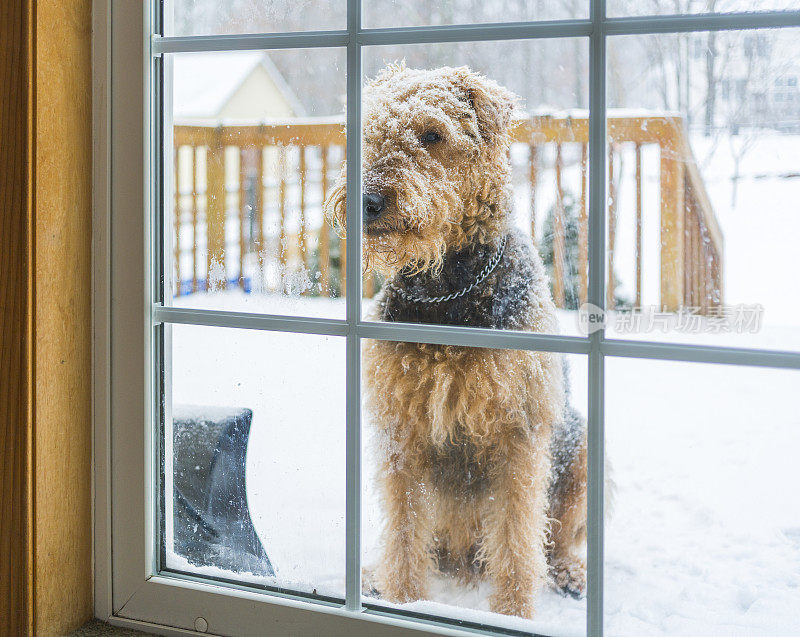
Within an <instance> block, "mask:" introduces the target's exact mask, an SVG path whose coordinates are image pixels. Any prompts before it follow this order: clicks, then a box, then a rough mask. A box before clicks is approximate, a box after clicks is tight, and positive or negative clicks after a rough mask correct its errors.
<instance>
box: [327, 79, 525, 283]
mask: <svg viewBox="0 0 800 637" xmlns="http://www.w3.org/2000/svg"><path fill="white" fill-rule="evenodd" d="M514 103H515V98H514V96H513V95H512V94H511V93H509V92H508V91H507V90H506V89H504V88H502V87H500V86H498V85H497V84H495V83H494V82H492V81H491V80H488V79H486V78H485V77H483V76H481V75H479V74H477V73H474V72H472V71H470V70H469V69H468V68H466V67H461V68H449V67H444V68H440V69H435V70H431V71H427V70H416V69H408V68H405V66H403V65H390V66H389V67H387V68H386V69H384V70H383V71H382V72H381V73H380V74H379V75H378V77H377V78H376V79H375V80H374V81H372V82H371V83H370V84H369V85H368V86H366V87H365V90H364V115H363V122H364V136H363V193H362V210H361V211H360V212H361V214H362V215H363V219H364V221H363V227H364V238H365V241H364V244H365V245H364V248H365V250H364V255H365V262H366V263H367V265H368V267H369V266H377V267H378V268H379V269H381V270H383V271H384V272H387V273H391V272H394V271H397V270H399V269H401V268H407V269H409V270H412V271H422V270H425V269H429V268H436V267H437V266H438V265H439V264H440V263H441V259H442V256H443V255H444V253H445V252H446V251H447V250H448V249H452V248H455V249H459V248H462V247H464V246H466V245H468V244H469V243H471V242H488V241H490V240H491V239H492V238H493V237H494V236H496V235H497V234H498V233H499V232H500V231H501V230H502V228H503V227H504V223H505V221H504V216H505V215H506V214H507V209H508V206H507V205H506V204H507V201H506V196H507V194H506V190H507V186H508V180H509V174H510V167H509V163H508V146H509V143H510V124H511V115H512V111H513V108H514ZM344 179H345V175H344V170H343V171H342V175H340V178H339V181H338V182H337V185H336V187H335V188H334V190H333V192H332V193H331V196H330V198H329V199H328V201H327V202H326V212H327V213H328V215H329V216H330V217H332V218H333V220H334V221H335V222H336V223H337V225H339V226H340V227H341V228H343V227H344V223H345V217H346V209H345V198H346V187H345V182H344Z"/></svg>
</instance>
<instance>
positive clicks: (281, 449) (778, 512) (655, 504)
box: [172, 293, 800, 635]
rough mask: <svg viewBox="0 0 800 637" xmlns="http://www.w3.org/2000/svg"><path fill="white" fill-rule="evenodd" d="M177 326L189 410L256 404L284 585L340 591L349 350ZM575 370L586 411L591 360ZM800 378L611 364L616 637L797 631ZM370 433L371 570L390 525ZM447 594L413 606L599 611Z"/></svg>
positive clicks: (256, 506)
mask: <svg viewBox="0 0 800 637" xmlns="http://www.w3.org/2000/svg"><path fill="white" fill-rule="evenodd" d="M228 296H229V298H228V303H229V306H230V307H231V309H234V308H235V307H236V306H237V305H238V306H245V307H246V308H247V309H249V310H253V309H255V308H254V307H253V305H252V304H253V302H254V300H253V299H252V298H250V299H248V300H247V302H246V303H245V299H244V297H243V296H240V295H239V294H238V293H231V294H229V295H228ZM262 302H266V300H262ZM275 302H279V301H278V300H277V299H275V300H273V301H272V303H273V308H274V303H275ZM284 302H285V301H284ZM321 303H325V304H330V303H331V302H329V301H328V302H326V301H323V302H321ZM327 309H328V308H326V311H327ZM569 321H574V317H573V316H572V315H570V314H569V313H562V322H564V323H568V322H569ZM172 333H173V334H172V338H173V369H174V372H173V400H174V402H175V403H176V404H187V403H188V404H200V405H214V406H236V407H241V406H244V407H249V408H251V409H252V410H253V413H254V419H253V428H252V435H251V441H250V448H249V455H248V473H247V480H248V497H249V501H250V506H251V510H252V515H253V518H254V523H255V525H256V529H257V530H258V532H259V535H260V537H261V538H262V540H263V542H264V544H265V546H266V548H267V551H268V553H269V555H270V558H271V560H272V562H273V564H274V565H275V567H276V570H277V573H278V578H277V582H278V583H279V584H280V585H282V586H288V587H296V588H298V589H301V590H306V591H312V590H316V591H317V592H318V593H320V594H329V595H337V596H341V595H343V591H344V455H345V454H344V380H343V377H344V375H343V373H342V371H341V370H343V369H344V341H343V339H341V338H335V337H319V336H307V335H289V334H275V333H267V332H258V331H246V330H230V329H221V328H209V327H198V326H181V325H177V326H173V328H172ZM795 339H796V340H795V342H794V346H796V347H800V335H797V334H795ZM570 363H571V372H572V389H573V395H574V397H575V398H574V400H575V404H576V406H577V407H578V409H580V410H582V411H584V412H585V408H586V401H585V396H586V365H585V361H583V360H582V357H579V356H573V357H571V361H570ZM208 370H213V373H209V371H208ZM799 381H800V372H796V371H778V370H762V369H757V368H750V369H746V368H735V367H712V366H708V365H697V364H683V363H661V362H645V361H629V360H620V359H612V360H611V361H609V363H608V376H607V388H608V399H607V414H606V426H607V446H608V454H609V457H610V458H611V461H612V463H613V466H614V479H615V482H616V485H617V491H616V498H615V506H614V512H613V515H612V516H611V517H610V519H609V520H608V522H607V527H606V594H605V599H606V617H607V622H608V623H607V627H608V632H609V634H613V635H645V634H670V635H674V634H685V635H690V634H692V635H712V634H713V635H734V634H742V635H745V634H747V635H751V634H763V635H776V634H791V633H794V632H796V630H797V627H798V626H800V498H798V496H797V486H798V484H800V466H799V465H798V463H797V462H796V458H797V456H798V452H799V451H800V412H798V410H797V399H796V391H797V387H798V382H799ZM364 427H365V437H366V439H367V440H366V442H365V476H364V486H365V498H364V499H365V509H364V543H363V544H364V549H365V555H364V562H365V563H366V564H369V563H371V562H373V561H374V560H375V558H376V555H377V551H376V544H377V539H378V533H379V529H380V525H381V514H380V508H379V506H378V504H377V502H376V499H375V494H374V492H373V490H372V485H373V483H374V479H373V463H372V459H373V458H374V456H373V454H372V452H371V445H370V443H369V438H370V435H369V432H370V426H369V423H368V422H365V423H364ZM173 559H174V558H173ZM172 564H173V565H176V566H177V565H179V564H178V563H177V562H175V561H173V562H172ZM243 577H244V578H245V579H246V576H243ZM273 583H274V582H273ZM434 591H435V593H434V600H433V601H427V602H417V603H415V604H412V605H411V608H415V609H418V610H421V611H424V612H429V613H434V614H441V615H450V616H454V617H459V618H462V619H463V618H468V619H472V620H476V621H482V622H486V623H490V624H498V625H503V626H509V627H516V628H522V629H526V630H537V631H540V632H545V633H552V634H558V635H574V634H581V633H582V632H583V630H584V617H585V601H575V600H572V599H567V598H562V597H560V596H559V595H557V594H556V593H554V592H551V591H546V592H544V593H543V594H542V595H541V597H540V600H539V603H538V611H537V615H536V619H535V620H534V621H533V622H526V621H523V620H519V619H516V618H506V617H501V616H496V615H492V614H490V613H488V610H487V603H486V599H487V597H488V585H482V586H481V587H480V589H478V590H468V589H459V588H458V587H455V586H454V585H452V584H451V583H449V582H446V581H437V582H436V585H435V586H434Z"/></svg>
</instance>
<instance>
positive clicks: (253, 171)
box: [172, 111, 723, 314]
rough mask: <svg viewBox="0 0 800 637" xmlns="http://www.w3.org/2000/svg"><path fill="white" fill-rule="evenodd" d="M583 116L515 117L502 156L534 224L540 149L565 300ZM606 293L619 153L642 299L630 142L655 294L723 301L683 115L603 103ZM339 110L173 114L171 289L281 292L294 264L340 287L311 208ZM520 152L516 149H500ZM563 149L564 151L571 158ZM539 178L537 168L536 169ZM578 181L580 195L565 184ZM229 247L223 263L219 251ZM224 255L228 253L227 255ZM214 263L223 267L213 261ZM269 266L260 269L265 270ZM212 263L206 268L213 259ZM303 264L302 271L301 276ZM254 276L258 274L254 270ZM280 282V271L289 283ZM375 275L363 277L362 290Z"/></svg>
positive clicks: (718, 251) (581, 240) (665, 301)
mask: <svg viewBox="0 0 800 637" xmlns="http://www.w3.org/2000/svg"><path fill="white" fill-rule="evenodd" d="M588 133H589V123H588V119H587V118H586V117H553V116H535V117H531V118H529V119H526V120H523V121H520V122H518V125H517V126H516V128H515V133H514V134H515V143H516V144H522V145H524V146H526V147H527V152H526V153H524V154H523V156H524V157H526V165H524V166H520V165H517V166H515V171H516V173H517V174H519V173H520V171H522V172H523V173H524V179H525V180H527V182H528V187H529V192H530V201H529V206H530V209H529V212H530V220H531V221H530V231H531V233H532V235H533V236H534V239H538V238H537V237H536V229H537V227H539V228H541V224H537V216H538V215H540V214H541V211H539V210H537V209H536V202H537V190H541V189H542V188H543V187H544V185H543V183H542V182H543V179H542V170H543V165H544V157H545V155H547V156H548V157H550V158H551V159H550V161H551V162H552V170H553V171H554V173H555V193H551V194H552V201H553V206H552V209H551V221H552V234H553V236H552V237H551V241H552V289H553V296H554V299H555V301H556V304H557V305H558V306H559V307H565V289H564V281H565V277H564V273H565V267H566V264H565V258H566V253H567V247H568V246H566V245H565V236H566V235H565V210H564V201H565V199H564V194H565V192H564V190H565V187H564V180H565V179H564V176H565V167H564V164H565V157H566V156H567V155H569V156H570V157H572V158H576V157H577V158H578V159H577V160H576V163H577V165H578V167H579V186H578V188H577V190H578V191H579V192H578V193H576V205H577V206H578V212H577V216H578V246H577V254H578V261H579V262H578V265H577V278H578V289H579V291H578V296H579V301H580V303H583V302H585V301H586V298H587V290H588V268H587V263H586V255H587V242H588V196H587V195H588V141H589V139H588V138H589V135H588ZM608 136H609V157H608V166H609V170H608V173H609V174H608V195H609V198H608V201H609V205H608V215H607V219H608V226H607V252H606V254H607V264H606V265H607V268H606V271H607V276H608V285H607V290H608V299H607V306H608V307H614V306H615V304H616V299H615V296H614V289H615V287H616V261H617V257H618V255H619V246H618V245H617V236H616V234H617V216H618V215H617V201H618V199H619V195H620V192H619V190H620V189H621V188H622V186H623V181H622V180H621V179H620V178H619V177H620V175H615V174H614V173H615V167H617V166H619V159H618V158H619V157H620V155H621V153H623V152H626V151H627V155H628V156H631V152H630V151H631V150H632V151H633V152H632V156H633V160H634V167H633V174H634V179H633V182H634V184H633V186H634V192H633V193H632V196H633V197H635V230H634V235H635V247H634V250H635V256H634V262H635V274H634V282H633V286H632V287H633V293H634V297H635V298H633V299H631V303H632V304H633V305H634V306H637V307H638V306H641V302H642V255H643V253H644V250H645V249H646V248H645V246H643V244H642V242H643V234H642V227H643V219H642V215H643V207H644V203H643V202H644V198H643V192H642V190H643V189H642V181H643V157H642V155H643V149H644V148H646V147H648V146H651V145H654V146H657V147H658V149H659V180H658V181H659V185H660V222H659V223H660V246H658V247H657V248H656V249H658V250H659V251H660V255H659V256H660V304H661V306H662V308H664V309H666V310H668V311H675V310H677V309H678V308H679V307H680V306H684V307H686V306H691V307H694V308H698V311H699V312H700V313H702V314H706V313H708V312H709V310H710V309H711V308H714V307H715V306H718V305H720V304H721V303H722V258H723V242H722V234H721V232H720V229H719V226H718V224H717V221H716V217H715V216H714V211H713V209H712V207H711V203H710V201H709V197H708V194H707V193H706V189H705V185H704V184H703V180H702V178H701V176H700V173H699V171H698V168H697V165H696V163H695V160H694V156H693V153H692V150H691V148H690V145H689V141H688V136H687V133H686V130H685V127H684V123H683V120H682V119H681V118H680V117H678V116H658V115H657V116H641V117H630V116H616V115H614V113H613V111H611V112H610V116H609V119H608ZM344 142H345V139H344V130H343V126H342V122H341V120H334V119H314V120H293V121H291V122H286V123H283V122H281V123H270V124H257V125H238V124H237V125H220V126H214V125H188V124H180V125H176V126H175V127H174V144H175V150H176V152H175V202H174V203H175V210H176V211H177V214H175V215H173V219H174V228H173V232H174V236H173V241H172V245H173V257H174V258H173V263H174V281H175V285H174V290H173V294H174V295H175V296H180V295H183V294H189V293H192V292H196V291H199V290H203V289H206V288H207V287H209V286H212V284H213V286H215V287H229V286H236V285H238V286H240V287H241V288H243V289H244V290H245V291H251V290H252V289H260V290H263V291H278V292H287V291H288V290H287V283H286V281H287V277H286V274H287V272H302V273H305V283H304V284H303V283H301V284H300V286H299V288H298V289H300V290H301V291H302V292H303V293H304V294H317V295H320V296H339V295H342V294H344V292H345V290H346V280H345V279H344V268H343V267H339V266H340V264H343V263H344V261H343V257H344V254H345V249H346V244H345V242H344V241H341V242H340V241H339V239H338V237H336V236H335V234H334V233H333V231H332V230H331V228H330V227H329V225H328V224H327V223H325V221H324V219H322V215H321V210H320V209H321V202H322V201H323V200H324V199H325V197H326V196H327V194H328V193H329V191H330V187H331V183H332V180H333V179H335V177H336V174H337V173H338V171H339V168H340V166H341V162H342V160H343V158H344ZM512 157H516V158H517V160H516V161H517V162H518V161H519V159H518V158H519V157H520V153H518V152H515V153H512ZM574 161H575V160H574ZM550 181H551V180H548V183H549V182H550ZM578 195H579V196H578ZM231 257H233V258H234V259H235V262H234V263H230V259H231ZM226 259H228V262H226ZM220 271H222V272H223V273H224V274H223V275H221V276H220V275H219V272H220ZM265 271H271V272H272V273H273V276H271V277H269V276H265V274H264V273H265ZM215 272H217V276H216V277H215V276H214V273H215ZM301 278H302V277H301ZM254 279H260V280H258V281H256V280H254ZM290 285H291V284H290ZM375 285H376V281H375V279H374V278H372V277H368V278H367V279H365V282H364V293H365V295H366V296H371V295H372V294H373V293H374V290H375Z"/></svg>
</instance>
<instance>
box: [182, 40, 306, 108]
mask: <svg viewBox="0 0 800 637" xmlns="http://www.w3.org/2000/svg"><path fill="white" fill-rule="evenodd" d="M173 60H174V61H173V78H174V79H173V94H172V100H173V114H174V117H175V118H176V119H215V118H219V117H221V113H222V111H223V110H224V108H225V106H226V104H228V103H229V101H230V100H231V98H232V97H233V96H234V95H235V94H236V92H237V91H238V90H239V89H240V88H241V87H242V86H243V85H244V84H245V83H246V82H247V81H248V78H252V77H254V76H255V75H256V72H257V71H258V70H259V69H260V70H263V71H264V72H266V76H267V77H268V78H269V80H270V81H271V82H270V84H271V86H270V87H269V90H272V91H275V92H277V93H278V94H279V95H280V97H281V98H282V99H283V100H285V102H287V104H288V106H289V107H290V108H291V110H292V111H293V114H294V115H297V116H302V115H304V114H305V109H304V107H303V105H302V103H301V102H300V101H299V100H298V98H297V96H296V95H295V93H294V91H293V90H292V89H291V87H290V86H289V85H288V84H287V82H286V80H285V79H284V77H283V76H282V75H281V73H280V71H278V69H277V68H276V67H275V64H274V63H273V62H272V60H271V59H270V58H269V55H268V54H266V53H264V52H263V51H231V52H224V53H220V52H209V53H182V54H180V55H175V56H173ZM255 110H256V111H257V110H258V109H255ZM258 115H260V114H257V113H254V117H256V116H258Z"/></svg>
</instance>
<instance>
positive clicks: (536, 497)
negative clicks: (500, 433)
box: [479, 434, 550, 617]
mask: <svg viewBox="0 0 800 637" xmlns="http://www.w3.org/2000/svg"><path fill="white" fill-rule="evenodd" d="M502 447H503V449H502V451H501V457H499V458H495V460H494V461H493V463H492V464H493V467H492V471H491V472H490V473H491V483H490V488H489V494H488V495H487V502H486V517H485V528H484V537H483V543H482V546H481V548H480V551H479V558H480V559H481V560H482V561H483V562H484V564H485V567H486V571H487V573H488V575H489V576H490V578H491V580H492V582H493V584H494V593H493V594H492V597H491V598H490V600H489V603H490V607H491V609H492V610H493V611H494V612H496V613H503V614H505V615H518V616H519V617H531V616H532V615H533V601H534V597H535V595H536V593H537V592H538V591H539V589H540V588H541V587H542V585H543V584H544V582H545V581H546V577H547V561H546V554H545V542H546V533H547V526H546V524H547V516H546V510H547V474H548V470H549V462H550V461H549V458H548V456H547V454H546V453H543V452H542V450H541V449H539V448H537V447H538V445H536V444H535V443H534V442H533V441H532V439H530V438H528V437H527V436H526V435H525V434H519V435H518V436H512V437H510V438H509V439H507V440H506V441H505V443H504V444H503V445H502Z"/></svg>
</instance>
